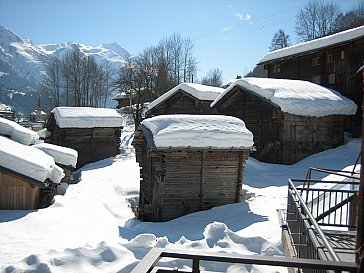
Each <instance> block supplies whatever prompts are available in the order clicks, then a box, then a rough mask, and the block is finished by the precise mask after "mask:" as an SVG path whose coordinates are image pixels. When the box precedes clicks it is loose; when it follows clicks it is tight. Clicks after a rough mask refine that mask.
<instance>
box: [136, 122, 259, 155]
mask: <svg viewBox="0 0 364 273" xmlns="http://www.w3.org/2000/svg"><path fill="white" fill-rule="evenodd" d="M142 127H145V128H146V129H148V130H149V131H150V132H151V133H152V136H153V142H154V143H153V144H154V146H155V147H156V148H158V149H163V148H190V147H191V148H203V149H206V148H209V149H250V147H251V146H253V134H252V133H251V132H250V131H249V130H248V129H247V128H246V127H245V124H244V122H243V121H242V120H240V119H238V118H235V117H229V116H221V115H161V116H156V117H153V118H149V119H145V120H144V121H143V122H142Z"/></svg>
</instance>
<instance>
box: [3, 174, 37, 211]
mask: <svg viewBox="0 0 364 273" xmlns="http://www.w3.org/2000/svg"><path fill="white" fill-rule="evenodd" d="M39 202H40V187H38V186H35V185H32V184H31V183H29V182H28V181H27V180H26V179H23V178H21V177H17V176H14V175H11V174H8V173H4V172H0V209H1V210H25V209H26V210H31V209H37V208H39Z"/></svg>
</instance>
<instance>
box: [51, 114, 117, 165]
mask: <svg viewBox="0 0 364 273" xmlns="http://www.w3.org/2000/svg"><path fill="white" fill-rule="evenodd" d="M122 124H123V119H122V117H121V116H120V115H119V114H118V113H117V112H116V110H115V109H106V108H91V107H57V108H55V109H53V110H52V113H51V115H50V118H49V119H48V121H47V125H46V128H47V130H48V131H50V132H51V136H50V138H49V139H47V140H46V141H47V142H48V143H51V144H56V145H59V146H64V147H68V148H72V149H74V150H76V151H77V152H78V161H77V168H80V167H82V166H84V165H85V164H88V163H91V162H95V161H98V160H101V159H104V158H107V157H113V156H115V155H117V154H118V153H119V144H120V134H121V129H122Z"/></svg>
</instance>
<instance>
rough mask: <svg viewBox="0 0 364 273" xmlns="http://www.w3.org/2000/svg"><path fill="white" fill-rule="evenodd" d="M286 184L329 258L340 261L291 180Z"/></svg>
mask: <svg viewBox="0 0 364 273" xmlns="http://www.w3.org/2000/svg"><path fill="white" fill-rule="evenodd" d="M288 184H289V188H290V189H292V190H293V191H294V193H295V195H296V196H297V198H298V199H299V202H300V206H301V208H302V209H303V210H304V212H305V214H306V216H307V217H308V218H309V220H310V222H311V224H312V225H313V226H314V227H315V230H316V232H317V234H318V235H319V236H320V238H321V240H322V243H323V245H324V246H325V247H326V249H327V251H328V253H329V254H330V256H331V258H332V259H333V260H334V261H340V258H339V257H338V256H337V254H336V253H335V251H334V249H333V248H332V247H331V245H330V243H329V241H328V240H327V238H326V236H325V234H324V233H323V231H322V230H321V228H320V226H319V224H318V223H317V222H316V220H315V217H313V215H312V214H311V212H310V211H309V209H308V207H307V206H306V204H305V201H304V200H303V199H302V197H301V195H300V193H299V192H298V191H297V189H296V187H295V186H294V184H293V182H292V180H291V179H288Z"/></svg>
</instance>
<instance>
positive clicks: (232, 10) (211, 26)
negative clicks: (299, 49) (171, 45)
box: [0, 0, 358, 81]
mask: <svg viewBox="0 0 364 273" xmlns="http://www.w3.org/2000/svg"><path fill="white" fill-rule="evenodd" d="M307 1H308V0H226V1H225V0H194V1H193V0H184V1H178V0H169V1H168V0H149V1H147V0H0V24H2V25H4V26H6V27H8V28H9V29H11V30H12V31H14V32H15V33H17V34H18V35H19V36H21V37H23V38H29V39H30V40H32V41H33V43H34V44H50V43H64V42H68V41H73V42H79V43H84V44H89V45H99V44H103V43H112V42H117V43H118V44H120V45H121V46H122V47H124V48H125V49H126V50H127V51H129V52H130V53H131V54H132V55H137V54H138V53H140V52H141V51H142V50H143V49H145V48H147V47H149V46H152V45H156V44H158V42H159V41H160V40H161V39H162V38H164V37H168V36H170V35H171V34H173V33H179V34H181V36H182V37H185V38H190V39H192V41H193V42H194V49H193V53H194V56H195V57H196V59H197V61H198V67H199V71H198V78H199V79H201V78H202V77H203V76H205V75H206V73H207V72H208V70H209V69H211V68H219V69H221V70H222V72H223V78H224V80H225V81H227V80H229V79H231V78H235V77H236V76H237V75H242V76H243V75H245V74H246V73H247V72H249V71H250V70H252V69H253V68H254V66H255V64H256V62H257V61H258V60H259V59H260V58H261V57H263V56H264V54H265V53H267V52H268V51H269V46H270V43H271V40H272V38H273V35H274V33H275V32H276V31H277V30H278V29H283V30H284V31H285V33H286V34H288V35H290V37H291V41H292V43H293V44H295V43H297V38H296V36H295V33H294V22H295V17H296V14H297V12H298V11H299V10H300V9H301V8H302V7H303V6H304V4H305V3H306V2H307ZM333 2H335V3H336V4H338V6H339V7H340V8H341V10H342V11H348V10H349V9H351V8H352V7H354V6H356V5H357V3H358V1H357V0H334V1H333Z"/></svg>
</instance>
